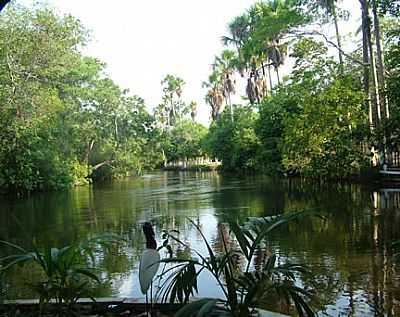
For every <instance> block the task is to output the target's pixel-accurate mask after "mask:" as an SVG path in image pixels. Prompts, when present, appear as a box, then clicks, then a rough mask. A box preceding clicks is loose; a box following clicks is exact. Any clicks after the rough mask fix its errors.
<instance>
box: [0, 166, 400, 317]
mask: <svg viewBox="0 0 400 317" xmlns="http://www.w3.org/2000/svg"><path fill="white" fill-rule="evenodd" d="M0 206H1V208H0V239H4V240H8V241H11V242H13V243H17V244H21V245H23V246H24V247H26V248H30V247H31V246H32V239H33V238H35V239H36V241H37V242H38V243H39V244H45V243H48V244H51V245H54V246H62V245H66V244H69V243H71V242H72V241H77V240H80V239H83V238H85V237H87V236H90V235H93V234H95V233H102V232H107V231H108V232H114V233H118V234H120V235H122V236H123V237H125V238H126V239H127V241H128V243H127V244H126V245H125V246H121V247H116V248H115V249H113V250H112V251H111V252H108V253H107V252H106V253H104V254H102V256H101V257H99V258H98V259H97V260H98V262H97V264H98V267H99V270H101V271H102V272H103V273H102V278H103V279H104V280H106V281H107V282H108V283H107V284H106V286H105V288H103V289H102V290H99V295H104V296H105V295H107V296H110V295H114V296H141V294H140V291H139V287H138V282H137V264H138V260H139V256H140V254H141V252H142V250H143V248H144V238H143V235H142V233H141V228H140V227H141V226H140V224H141V223H142V221H145V220H152V221H153V223H154V224H155V229H156V235H157V236H158V237H160V239H159V242H161V233H162V230H163V229H169V230H170V229H176V230H179V232H180V233H179V238H180V239H182V240H183V241H185V242H188V244H189V245H190V248H187V249H185V250H184V249H182V248H181V249H179V248H178V246H177V245H175V248H176V249H179V250H180V253H181V254H182V256H187V253H188V252H190V249H193V248H196V249H199V250H200V251H202V250H203V251H204V245H203V244H202V243H201V237H200V236H199V234H198V232H197V231H196V230H194V228H193V227H192V226H191V225H190V224H189V222H188V221H187V217H190V218H191V219H193V220H194V221H195V222H196V223H198V224H199V225H200V226H201V228H202V230H203V231H204V234H205V235H206V237H207V238H208V239H209V240H210V241H213V247H214V248H215V249H216V250H218V249H219V250H221V242H222V240H221V239H222V234H223V236H224V238H225V239H226V240H227V241H228V238H230V236H229V228H227V227H226V226H225V225H224V223H225V222H226V219H227V217H234V218H237V219H239V221H244V220H245V218H246V217H248V216H266V215H273V214H277V213H280V212H289V211H293V210H299V209H304V208H308V209H316V210H318V211H319V212H320V213H321V215H322V216H323V218H316V217H313V218H306V219H303V220H302V221H300V222H298V223H291V224H289V225H287V226H285V227H282V228H281V229H280V230H279V231H277V232H275V233H274V234H273V235H272V236H271V237H270V240H269V241H268V245H267V252H271V251H273V252H275V253H276V254H277V255H278V256H279V258H280V261H283V260H290V261H292V262H297V263H306V264H308V265H309V267H310V269H311V270H312V272H313V274H314V278H315V283H316V285H317V289H318V296H319V297H320V300H321V307H324V308H325V311H326V313H327V314H328V315H330V316H339V315H341V316H343V315H345V316H347V315H349V316H381V315H387V316H396V315H400V304H399V303H400V269H399V264H398V263H395V262H394V261H393V258H392V253H393V252H392V249H391V243H392V241H394V240H399V239H400V232H399V231H400V230H399V228H400V211H399V210H400V194H399V192H398V191H397V190H394V189H392V190H382V189H381V190H372V189H370V188H366V187H363V186H361V185H357V184H342V183H319V184H315V183H314V184H312V183H311V182H308V181H304V180H294V179H280V180H279V179H275V180H274V179H270V178H267V177H262V176H241V177H238V176H227V175H219V174H217V173H171V172H168V173H167V172H166V173H153V174H148V175H145V176H143V177H140V178H135V179H126V180H122V181H116V182H113V183H108V184H101V185H96V186H89V187H80V188H76V189H74V190H71V191H69V192H61V193H46V194H45V193H43V194H37V195H34V196H32V197H29V198H27V199H24V200H18V201H15V200H14V201H11V200H6V199H5V198H3V200H2V201H0ZM218 228H219V229H220V230H218ZM229 244H230V245H231V247H232V248H235V241H230V240H229ZM5 251H6V250H2V252H5ZM265 251H266V250H260V254H259V256H258V257H257V261H259V262H260V263H258V264H257V263H255V264H257V265H260V264H261V263H262V262H263V261H264V260H265V259H264V258H265ZM23 275H25V276H27V275H29V276H32V277H35V278H38V277H37V275H36V274H35V273H34V272H30V273H29V274H27V272H21V271H19V272H18V271H14V272H11V274H10V275H9V277H8V278H9V281H10V283H11V284H10V288H9V289H11V290H14V291H13V292H9V293H8V295H9V296H18V297H30V296H32V294H31V293H30V292H29V291H28V290H27V289H26V288H24V287H25V276H23ZM209 283H211V282H210V281H209V280H207V277H205V280H204V281H202V282H200V295H201V296H217V295H218V294H216V293H213V290H214V289H215V288H213V287H210V286H209V285H208V284H209ZM302 283H304V284H305V285H309V284H310V283H311V281H310V280H304V281H302Z"/></svg>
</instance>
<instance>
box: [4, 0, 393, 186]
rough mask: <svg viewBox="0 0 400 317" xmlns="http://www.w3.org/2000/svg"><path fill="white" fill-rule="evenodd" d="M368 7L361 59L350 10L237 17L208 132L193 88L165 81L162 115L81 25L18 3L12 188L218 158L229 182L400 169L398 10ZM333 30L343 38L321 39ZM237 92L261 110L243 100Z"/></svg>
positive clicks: (9, 58) (8, 161)
mask: <svg viewBox="0 0 400 317" xmlns="http://www.w3.org/2000/svg"><path fill="white" fill-rule="evenodd" d="M359 3H360V7H361V13H362V19H361V21H360V22H359V23H360V24H361V25H360V30H361V33H356V42H357V44H359V46H358V48H357V49H355V51H353V52H350V51H349V52H347V51H346V50H345V49H344V47H345V44H346V43H345V41H344V40H343V38H342V36H341V31H340V27H341V25H340V21H341V19H348V18H349V17H350V13H349V12H346V11H345V10H343V9H342V8H341V6H340V1H333V0H332V1H308V0H274V1H264V2H258V3H256V4H254V5H253V6H251V7H250V8H249V9H248V10H246V11H245V12H244V13H243V14H241V15H239V16H237V17H235V18H234V19H233V20H232V21H231V22H230V23H229V24H228V34H227V35H225V36H223V43H224V44H225V46H226V47H225V49H224V50H223V51H222V52H221V54H219V55H217V56H216V57H215V60H214V63H213V68H212V72H211V74H210V76H209V78H208V81H207V82H204V83H203V86H204V87H206V88H207V89H208V91H207V94H206V96H205V101H206V102H207V103H208V104H209V105H210V106H211V117H212V123H211V125H210V129H209V131H208V133H207V131H206V128H205V127H203V126H201V125H200V124H198V123H196V122H195V119H196V114H197V103H196V102H194V101H192V102H191V103H190V104H188V103H186V102H185V101H184V100H183V98H182V95H183V90H184V86H185V81H184V80H183V79H182V78H180V77H178V76H175V75H171V74H168V75H166V76H165V78H164V79H163V80H162V81H161V89H162V94H163V95H162V100H161V102H160V104H159V105H158V106H156V107H155V108H154V113H150V112H149V111H148V107H147V105H145V103H144V100H143V99H141V98H140V97H138V96H135V95H132V94H130V93H129V91H127V90H124V89H122V88H120V87H119V86H118V85H116V84H115V83H114V82H113V81H112V79H111V78H109V77H108V76H107V74H106V72H105V65H104V63H102V62H101V61H99V60H97V59H95V58H92V57H88V56H84V55H83V54H82V48H83V47H84V46H85V45H87V43H88V41H89V40H90V34H89V33H88V31H87V30H86V29H85V28H84V27H83V26H82V25H81V23H80V22H79V21H78V20H77V19H75V18H73V17H71V16H59V15H57V14H55V13H54V12H53V11H52V10H51V9H48V8H47V7H40V8H39V9H27V8H24V7H20V6H17V5H15V4H12V5H9V6H8V7H7V8H6V9H5V10H3V11H2V12H1V16H0V81H1V84H2V90H1V91H0V104H1V109H0V189H1V190H2V191H3V192H9V191H15V192H18V193H23V192H30V191H35V190H43V189H57V188H66V187H69V186H72V185H77V184H85V183H88V182H91V181H93V180H97V179H104V178H110V177H119V176H126V175H132V174H138V173H141V172H142V171H144V170H146V169H152V168H156V167H161V166H166V165H167V164H168V163H170V162H186V163H187V162H188V161H190V160H192V161H193V159H196V158H198V157H205V156H209V157H211V158H217V159H219V160H220V161H221V162H222V167H223V169H226V170H259V171H263V172H266V173H271V174H274V173H288V174H300V175H304V176H312V177H348V176H351V175H359V174H360V173H361V172H362V171H363V170H364V169H365V168H366V167H368V166H370V165H371V163H373V164H379V163H380V164H382V163H385V164H389V165H390V164H391V161H390V155H391V153H392V152H396V151H397V149H398V145H399V136H400V131H399V128H398V127H399V126H400V125H399V122H400V108H399V100H400V95H399V91H400V89H399V85H400V80H399V78H400V76H399V65H400V57H399V56H400V51H399V39H400V31H399V30H400V27H399V25H400V23H399V13H398V10H397V9H398V2H397V1H387V0H368V1H367V0H359ZM311 13H312V14H311ZM329 23H331V24H332V25H333V26H334V29H335V33H334V34H332V35H333V37H334V39H331V37H330V35H327V34H324V33H323V31H321V29H320V28H319V27H318V25H320V24H321V25H326V24H329ZM354 31H356V30H354ZM321 40H322V41H321ZM288 57H290V58H291V61H292V62H293V64H294V66H293V67H292V68H291V72H290V73H289V74H288V75H287V76H284V77H283V76H282V74H281V68H282V66H283V65H284V64H285V63H286V61H287V60H288ZM237 75H240V76H241V78H242V79H239V80H242V81H243V83H244V86H245V89H244V91H241V92H240V91H239V89H238V88H239V87H240V86H241V85H238V81H239V80H238V81H237V80H236V79H237V78H238V77H237ZM242 86H243V85H242ZM237 93H243V94H245V95H246V97H245V100H246V99H247V101H248V102H244V103H243V104H240V103H238V102H236V101H235V102H234V101H233V100H234V99H233V98H234V95H235V94H237ZM190 119H191V120H190ZM371 158H373V160H371ZM186 163H185V164H186Z"/></svg>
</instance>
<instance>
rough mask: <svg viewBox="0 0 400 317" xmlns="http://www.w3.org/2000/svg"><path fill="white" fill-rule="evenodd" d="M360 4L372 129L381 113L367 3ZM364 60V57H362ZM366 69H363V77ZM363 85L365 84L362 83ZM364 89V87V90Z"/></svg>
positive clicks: (362, 0) (377, 122)
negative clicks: (367, 60) (367, 62)
mask: <svg viewBox="0 0 400 317" xmlns="http://www.w3.org/2000/svg"><path fill="white" fill-rule="evenodd" d="M359 1H360V4H361V10H362V29H363V54H365V53H367V54H368V58H369V65H368V66H369V67H368V70H369V76H371V78H370V79H371V80H368V81H369V87H368V96H369V97H370V102H371V104H370V108H372V109H371V115H372V125H373V127H378V126H379V123H380V117H381V111H380V107H379V98H378V96H379V94H378V85H377V80H376V68H375V60H374V51H373V47H372V39H371V20H370V17H369V10H368V2H367V0H359ZM364 59H366V57H365V56H364ZM365 71H366V69H365V68H364V75H365ZM364 84H365V83H364ZM365 88H366V87H365V86H364V89H365Z"/></svg>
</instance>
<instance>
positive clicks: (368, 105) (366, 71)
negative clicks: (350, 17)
mask: <svg viewBox="0 0 400 317" xmlns="http://www.w3.org/2000/svg"><path fill="white" fill-rule="evenodd" d="M364 1H365V0H360V4H361V12H362V15H361V18H362V19H361V24H362V35H363V36H362V43H363V64H364V66H363V72H364V74H363V87H364V104H365V108H366V109H368V116H369V124H370V127H371V129H373V127H374V123H375V120H376V118H375V116H374V113H373V111H372V105H371V96H370V91H369V81H370V76H369V52H368V51H369V50H368V42H367V30H366V29H367V27H366V25H367V23H368V22H367V18H366V17H364V6H363V5H364Z"/></svg>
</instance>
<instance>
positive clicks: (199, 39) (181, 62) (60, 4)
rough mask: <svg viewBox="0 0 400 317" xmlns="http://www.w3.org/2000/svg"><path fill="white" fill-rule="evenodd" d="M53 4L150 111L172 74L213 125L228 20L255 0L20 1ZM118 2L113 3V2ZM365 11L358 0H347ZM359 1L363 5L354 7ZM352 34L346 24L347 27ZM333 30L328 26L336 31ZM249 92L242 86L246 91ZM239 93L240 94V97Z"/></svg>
mask: <svg viewBox="0 0 400 317" xmlns="http://www.w3.org/2000/svg"><path fill="white" fill-rule="evenodd" d="M14 1H16V2H17V3H21V4H25V5H28V6H30V5H32V4H35V3H47V4H49V5H50V6H51V7H54V8H55V9H56V10H57V11H58V12H59V13H61V14H72V15H73V16H75V17H77V18H78V19H79V20H81V22H82V23H83V25H84V26H85V27H87V28H88V29H89V30H91V35H92V39H93V40H92V41H91V42H90V43H89V45H88V46H87V47H86V48H85V50H84V53H85V54H87V55H90V56H94V57H97V58H99V59H100V60H101V61H103V62H105V63H106V65H107V68H106V73H107V74H108V75H110V77H111V78H112V79H113V80H114V81H115V82H116V83H117V84H118V85H120V86H121V87H122V88H129V90H130V92H131V93H132V94H135V95H139V96H140V97H142V98H144V100H145V102H146V105H147V106H148V107H149V110H150V109H152V108H153V107H155V106H156V105H157V104H159V103H160V101H161V94H162V89H161V80H162V79H163V78H164V77H165V76H166V75H167V74H173V75H175V76H179V77H181V78H182V79H183V80H184V81H185V82H186V84H185V86H184V90H183V99H184V100H185V101H186V102H190V101H192V100H194V101H196V102H197V103H198V105H199V108H198V116H197V120H198V121H199V122H201V123H204V124H207V123H208V122H209V121H210V108H209V106H208V105H207V104H206V103H205V101H204V96H205V94H206V91H205V90H204V89H203V88H202V87H201V85H202V82H203V81H206V80H207V78H208V75H209V73H210V72H211V66H210V65H211V64H212V62H213V60H214V56H215V55H217V54H218V53H219V52H221V51H222V49H223V45H222V43H221V37H222V36H223V35H225V34H227V24H228V23H229V21H231V20H232V18H234V17H235V16H237V15H239V14H241V13H243V12H244V11H245V10H246V9H247V8H249V7H250V6H251V5H252V4H253V3H254V2H255V1H254V0H201V1H199V0H113V1H105V0H47V1H46V0H44V1H41V0H39V1H37V0H36V1H34V0H14ZM110 3H112V6H110ZM343 5H344V6H345V7H346V8H348V9H350V11H352V10H353V11H355V10H357V11H359V10H358V7H359V6H358V5H357V0H344V1H343ZM354 5H357V6H356V7H354ZM343 30H344V31H343V33H346V26H344V28H343ZM331 31H332V30H327V32H331ZM243 93H244V91H243V90H242V94H243ZM237 98H238V96H237Z"/></svg>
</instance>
